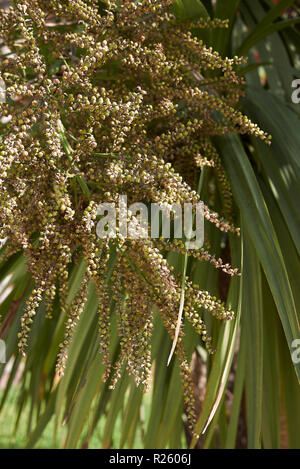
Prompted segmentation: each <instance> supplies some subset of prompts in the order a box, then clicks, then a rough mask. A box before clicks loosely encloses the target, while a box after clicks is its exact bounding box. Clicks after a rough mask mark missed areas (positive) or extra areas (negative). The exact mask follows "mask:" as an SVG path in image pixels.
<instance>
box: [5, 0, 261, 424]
mask: <svg viewBox="0 0 300 469" xmlns="http://www.w3.org/2000/svg"><path fill="white" fill-rule="evenodd" d="M12 4H13V6H12V7H11V8H10V9H9V10H7V11H4V10H0V40H1V41H2V44H3V45H5V46H7V47H8V48H9V53H6V54H5V55H2V56H0V78H2V79H3V80H4V82H5V84H6V93H7V99H6V103H4V104H0V106H1V108H0V112H1V115H2V117H6V123H5V124H2V136H1V140H0V186H1V197H0V238H7V243H6V255H7V256H8V255H10V254H11V253H13V252H16V251H17V250H19V249H20V248H22V249H23V251H24V254H25V256H26V259H27V265H28V269H29V271H30V272H31V274H32V278H33V279H34V281H35V288H34V290H33V291H32V293H31V296H30V297H29V299H28V301H27V308H26V311H25V314H24V316H23V318H22V327H21V332H20V334H19V347H20V350H21V351H22V352H23V353H25V350H26V345H27V340H28V336H29V334H30V326H31V324H32V322H33V320H34V316H35V314H36V311H37V308H38V307H39V305H40V304H41V302H42V301H43V300H44V301H45V305H46V308H47V315H48V317H49V318H51V316H52V312H51V309H52V304H53V300H54V298H55V296H56V295H57V296H58V298H59V301H60V304H61V311H62V314H65V315H66V318H67V319H66V325H65V337H64V340H63V343H62V344H61V347H60V351H59V355H58V363H57V367H58V371H59V372H60V373H63V369H64V367H65V363H66V360H67V356H68V347H69V344H70V341H71V340H72V334H73V331H74V328H75V326H76V324H77V323H78V320H79V318H80V314H81V312H82V310H83V308H84V306H85V303H86V299H87V291H88V285H89V283H90V281H92V282H94V284H95V286H96V290H97V294H98V298H99V337H100V350H101V352H102V354H103V358H104V361H105V363H106V365H107V372H106V377H107V378H109V379H110V380H111V386H112V387H113V386H114V385H115V383H116V381H117V379H118V377H119V376H120V372H121V368H122V366H123V363H124V362H126V364H127V369H128V371H129V372H130V373H132V374H133V375H134V377H135V379H136V382H137V384H139V383H141V384H143V385H145V386H146V387H147V386H148V385H149V380H150V375H151V336H152V332H153V312H154V311H158V312H159V314H160V315H161V317H162V319H163V322H164V324H165V327H166V329H167V331H168V332H169V334H170V336H171V338H173V337H174V334H175V328H176V322H177V315H178V311H179V303H180V296H181V287H180V282H178V280H177V279H176V278H175V275H174V272H173V269H172V267H170V266H169V265H168V263H167V261H166V259H164V257H163V255H162V250H165V249H166V248H167V249H173V250H175V251H177V252H179V253H185V252H186V249H185V245H184V243H183V242H182V241H179V240H174V241H172V240H170V242H169V243H168V244H167V246H166V244H165V243H164V242H163V241H161V240H150V239H125V238H124V237H123V236H122V234H121V233H120V232H117V236H116V238H114V239H113V240H99V239H98V237H97V235H96V224H97V206H98V204H99V203H101V202H117V201H118V197H119V195H122V194H126V195H127V196H128V203H133V202H136V201H144V202H146V203H151V202H164V203H165V204H183V203H192V204H196V203H197V202H198V201H200V198H199V195H198V194H197V192H196V190H195V188H196V187H197V184H196V181H195V179H196V178H195V175H196V176H197V178H198V177H199V172H200V171H201V170H202V169H203V168H204V167H205V166H209V167H212V168H214V170H215V171H216V175H217V178H218V180H219V182H220V188H221V194H222V196H223V199H224V200H223V202H224V217H223V216H221V215H219V214H217V213H215V212H212V211H211V210H210V209H209V208H208V207H207V206H204V216H205V219H206V220H207V221H208V222H210V223H213V224H214V225H215V226H216V227H217V228H218V229H220V230H222V231H224V232H233V233H236V234H238V233H239V230H238V228H236V227H235V226H234V223H233V221H234V218H233V206H232V197H231V192H230V186H229V183H228V180H227V178H226V174H225V171H224V169H223V167H222V164H221V161H220V159H219V157H218V154H217V152H216V150H215V149H214V147H213V145H212V143H211V140H210V138H211V137H213V136H216V135H224V134H228V133H232V132H236V133H241V134H244V133H247V134H252V135H256V136H257V137H259V138H261V139H262V140H265V141H267V142H269V137H268V136H267V135H266V134H265V133H264V132H263V131H261V130H260V129H259V128H258V127H257V126H256V125H255V124H253V123H252V122H251V121H250V120H249V119H248V118H247V117H246V116H243V115H242V114H241V113H240V112H239V111H238V110H236V108H235V105H236V104H237V102H238V100H239V98H240V96H241V94H242V85H243V80H242V79H241V78H240V76H239V75H238V74H237V73H236V68H237V67H238V66H239V65H241V64H242V63H243V59H240V58H238V57H234V58H233V59H229V58H222V57H221V56H220V55H219V54H218V53H217V52H214V51H213V50H212V49H211V48H207V47H206V46H205V45H204V44H203V43H202V41H200V40H198V39H196V38H194V37H193V35H192V34H191V33H190V30H191V28H193V30H194V29H195V28H203V27H226V22H224V21H220V20H199V21H198V22H194V23H192V22H191V21H189V20H187V21H186V22H184V21H181V22H178V21H177V20H176V18H175V15H174V10H173V1H171V0H162V1H157V0H141V1H129V0H123V1H121V2H113V1H106V2H104V1H103V2H98V1H95V0H65V1H57V0H47V1H44V0H20V1H19V0H18V1H13V2H12ZM203 74H205V75H207V76H208V78H204V76H203ZM129 218H130V219H131V220H133V219H134V218H135V217H134V214H131V215H129ZM112 253H114V255H115V256H116V262H115V263H112V265H110V268H109V269H108V263H109V262H110V260H111V259H112ZM189 254H190V255H193V256H194V257H195V258H196V259H198V260H200V261H202V260H205V261H209V262H211V263H212V264H213V265H214V266H215V267H216V268H220V269H222V270H223V271H225V272H226V273H228V274H229V275H235V274H237V273H238V272H237V269H235V268H232V267H231V266H230V265H228V264H224V263H223V261H222V260H221V259H216V258H215V256H214V255H212V254H210V253H209V252H208V251H205V250H199V251H190V252H189ZM82 257H83V258H84V259H85V261H86V272H85V276H84V278H83V281H82V284H81V286H80V289H79V292H78V293H77V295H76V297H75V299H74V301H73V303H72V304H71V305H69V304H67V296H68V279H69V269H68V267H69V266H70V263H71V262H76V259H78V258H82ZM202 308H204V309H206V310H208V311H211V312H212V314H213V315H215V316H216V317H217V318H219V319H222V320H223V319H231V318H232V317H233V312H232V311H231V310H227V309H226V307H225V306H224V305H223V304H222V303H221V302H220V301H219V300H217V299H216V298H213V297H211V296H210V294H209V293H208V292H205V291H200V290H199V289H198V287H197V286H195V285H192V284H191V283H190V282H189V280H188V279H187V280H186V282H185V304H184V316H185V318H186V319H187V320H188V321H190V322H191V323H192V325H193V326H194V328H195V329H196V331H198V332H199V334H200V335H201V337H202V339H203V341H204V342H205V343H206V345H207V348H208V350H209V351H210V352H212V351H213V347H212V343H211V339H210V338H209V337H208V336H207V331H206V327H205V324H204V323H203V320H202V319H201V310H202ZM112 311H116V312H117V315H118V324H119V326H118V327H119V335H120V345H121V352H120V356H119V361H118V363H117V364H116V365H115V366H114V367H113V369H112V368H111V365H110V328H111V312H112ZM183 335H184V331H183V327H181V329H180V334H179V339H178V342H177V347H176V353H177V356H178V359H179V362H180V368H181V374H182V378H183V387H184V396H185V403H186V409H187V415H188V418H189V421H190V424H191V425H193V423H194V418H195V413H194V410H193V406H194V397H193V385H192V380H191V376H190V370H189V365H188V360H187V357H186V354H185V350H184V346H183Z"/></svg>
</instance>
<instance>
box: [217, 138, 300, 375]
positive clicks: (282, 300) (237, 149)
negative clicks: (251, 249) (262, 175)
mask: <svg viewBox="0 0 300 469" xmlns="http://www.w3.org/2000/svg"><path fill="white" fill-rule="evenodd" d="M219 142H220V143H221V142H222V147H220V151H221V154H222V157H223V160H224V163H225V167H226V168H227V171H228V175H229V179H230V181H231V185H232V190H233V193H234V195H235V198H236V201H237V204H238V205H239V208H240V211H241V213H242V214H243V219H244V222H245V227H246V229H247V232H248V234H249V236H250V238H251V240H252V243H253V244H254V246H255V249H256V252H257V256H258V258H259V261H260V263H261V265H262V267H263V269H264V272H265V275H266V277H267V279H268V282H269V285H270V289H271V291H272V294H273V297H274V300H275V303H276V306H277V309H278V313H279V315H280V319H281V322H282V325H283V328H284V331H285V335H286V340H287V342H288V345H289V347H291V344H292V342H293V340H294V339H296V338H298V337H299V332H300V326H299V321H298V317H297V312H296V308H295V303H294V299H293V295H292V290H291V286H290V283H289V279H288V275H287V270H286V266H285V263H284V259H283V256H282V252H281V249H280V246H279V243H278V239H277V236H276V233H275V230H274V227H273V224H272V221H271V219H270V215H269V212H268V210H267V207H266V204H265V201H264V199H263V196H262V193H261V190H260V188H259V185H258V182H257V180H256V178H255V174H254V171H253V169H252V167H251V165H250V162H249V160H248V157H247V155H246V153H245V150H244V148H243V146H242V144H241V142H240V139H239V138H238V137H236V136H229V137H222V138H220V140H219ZM295 369H296V372H297V375H298V379H299V380H300V365H299V364H296V365H295Z"/></svg>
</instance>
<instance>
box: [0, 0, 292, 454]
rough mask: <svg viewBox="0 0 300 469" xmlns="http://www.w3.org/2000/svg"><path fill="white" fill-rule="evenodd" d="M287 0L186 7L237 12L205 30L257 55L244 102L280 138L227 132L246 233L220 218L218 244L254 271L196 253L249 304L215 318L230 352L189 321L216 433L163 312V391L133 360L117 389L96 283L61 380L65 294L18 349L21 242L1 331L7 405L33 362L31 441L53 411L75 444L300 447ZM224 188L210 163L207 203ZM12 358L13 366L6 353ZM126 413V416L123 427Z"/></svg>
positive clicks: (194, 265)
mask: <svg viewBox="0 0 300 469" xmlns="http://www.w3.org/2000/svg"><path fill="white" fill-rule="evenodd" d="M274 3H275V2H272V1H267V0H265V1H264V0H251V1H250V0H240V1H239V0H235V1H232V0H217V1H216V2H212V1H210V0H206V1H203V2H200V1H199V0H181V1H179V0H178V1H177V11H178V16H179V18H180V16H181V17H189V18H192V19H197V18H200V17H203V16H205V15H211V16H215V17H217V18H222V19H224V18H229V20H230V27H229V28H228V29H226V30H213V31H211V32H207V31H203V30H200V31H199V30H197V35H199V36H200V37H201V38H203V40H204V41H205V42H206V43H208V44H209V45H210V46H212V47H213V48H214V49H216V50H218V51H219V52H220V53H221V54H222V55H223V56H228V57H233V56H235V55H237V54H238V55H240V54H243V55H246V56H248V57H249V65H247V66H245V68H244V69H242V70H241V72H240V73H241V74H244V75H245V77H246V79H247V85H248V86H247V96H246V98H245V99H244V100H243V101H242V103H241V106H242V110H243V112H244V113H246V114H247V115H248V116H249V117H251V119H252V121H253V122H256V123H257V124H258V125H259V126H260V127H261V128H262V129H263V130H265V131H267V132H268V133H270V134H271V135H272V146H271V147H267V146H266V145H265V144H264V143H261V142H258V141H257V139H255V137H253V138H252V137H246V136H245V137H238V136H229V137H218V138H217V139H216V140H215V141H214V143H215V145H216V147H217V148H218V151H219V155H220V157H221V160H222V162H223V164H224V166H225V168H226V170H227V174H228V178H229V181H230V186H231V190H232V192H233V196H234V203H235V205H236V211H237V212H238V214H239V220H240V226H241V232H242V235H241V239H238V238H236V237H234V236H231V235H230V236H227V235H223V234H222V233H216V231H215V230H212V229H211V230H210V229H209V228H208V230H210V231H209V232H208V237H209V239H210V243H211V245H212V248H213V250H214V252H215V253H217V254H220V255H222V257H223V258H226V256H227V258H228V259H230V261H231V263H232V265H235V266H236V265H239V266H240V267H241V272H242V276H241V278H239V277H234V278H232V279H231V280H230V281H228V279H227V278H224V276H223V275H220V274H218V272H217V271H216V270H215V269H214V268H213V267H212V266H210V265H207V264H205V263H199V262H196V261H193V262H190V263H189V265H188V270H189V272H188V273H189V276H190V277H191V278H192V280H193V281H195V282H197V283H198V284H199V285H200V287H201V289H203V290H208V291H210V292H212V293H215V294H220V295H221V296H222V298H223V299H224V300H225V301H226V302H227V305H228V306H229V307H232V309H234V310H235V311H237V315H236V318H235V319H234V320H233V321H231V322H229V323H226V324H223V325H221V326H220V324H217V323H216V322H214V321H213V320H211V318H210V317H206V318H205V319H206V323H207V324H208V327H209V329H211V330H213V332H214V334H213V336H214V337H215V343H216V350H217V352H216V354H215V356H214V357H213V358H211V357H210V356H209V355H207V353H206V352H205V350H204V349H203V346H202V345H203V344H202V343H201V342H200V339H199V337H198V336H197V335H196V334H195V332H194V331H193V330H192V329H191V328H189V326H188V325H185V329H186V336H185V342H186V349H187V351H188V354H189V358H190V359H192V368H193V375H194V377H195V388H196V389H197V395H198V397H199V405H198V409H197V410H198V412H199V418H198V423H197V431H198V432H199V433H202V432H203V431H204V430H205V432H204V434H203V436H202V437H201V439H200V441H199V442H196V441H194V440H193V438H192V436H191V435H190V434H189V430H188V428H187V427H186V425H185V418H184V417H183V397H182V387H181V386H182V385H181V382H180V377H179V371H178V363H177V361H176V360H173V361H172V363H171V365H170V366H169V367H166V362H167V359H168V355H169V352H170V348H171V341H170V339H169V338H168V336H167V334H166V332H165V330H164V327H163V325H162V323H161V320H160V318H159V317H157V318H156V324H154V327H155V331H156V332H155V334H154V338H153V341H152V361H153V384H152V390H151V392H150V394H149V395H144V393H143V389H142V388H140V387H138V388H137V387H136V386H135V383H134V381H133V379H132V378H131V377H129V376H128V375H127V374H126V372H124V373H123V374H122V377H121V379H120V381H119V383H118V384H117V387H116V389H115V390H113V391H112V390H110V389H109V383H104V382H103V374H104V366H103V363H102V360H101V355H99V353H98V333H97V322H98V318H97V297H96V294H95V291H94V288H93V286H92V285H91V286H90V289H89V293H88V301H87V304H86V307H85V309H84V311H83V313H82V316H81V318H80V322H79V324H78V327H77V328H76V330H75V334H74V337H73V341H72V343H71V346H70V350H69V357H68V361H67V366H66V370H65V374H64V376H63V378H62V379H61V380H60V381H59V382H58V383H57V376H56V373H55V364H56V355H57V351H58V350H59V344H60V342H61V341H62V338H63V336H64V327H65V326H64V321H65V317H64V316H62V315H60V309H59V308H60V307H59V302H58V301H57V302H55V303H54V307H53V310H54V313H53V314H54V316H55V317H57V318H59V320H57V321H51V322H49V321H47V320H46V319H45V317H44V314H43V306H41V307H40V310H39V314H38V315H37V320H36V321H35V323H34V325H33V329H32V333H31V335H30V341H29V346H28V351H27V358H26V360H25V361H24V360H23V359H22V357H21V356H20V355H19V354H18V351H17V342H18V338H17V335H18V330H19V327H20V317H21V316H22V313H23V310H24V307H25V302H26V298H27V297H28V295H29V293H30V290H31V288H32V285H31V279H30V276H29V274H28V273H27V271H26V269H25V264H24V259H23V256H22V253H17V254H14V255H13V256H11V257H10V258H9V259H8V260H7V261H5V262H2V264H1V265H0V280H3V281H5V287H4V288H5V291H6V293H7V296H5V298H4V299H3V300H2V304H1V307H0V314H1V317H2V318H3V321H2V327H1V338H2V337H3V338H5V341H6V344H7V359H9V358H10V357H14V362H13V366H12V369H11V371H10V372H9V376H8V382H7V385H6V387H5V390H4V393H3V395H2V399H1V404H0V405H1V409H2V408H3V406H5V405H6V399H7V396H8V395H9V393H10V392H11V391H12V389H13V382H14V377H15V375H16V374H17V372H18V370H19V369H20V366H24V371H23V374H22V377H21V382H20V383H19V385H18V394H19V398H18V409H19V411H18V421H19V420H20V419H22V415H23V412H24V409H25V407H26V406H27V407H28V406H29V418H28V434H29V438H28V446H29V447H32V446H34V444H35V443H36V442H37V440H38V438H39V437H40V435H41V433H42V432H43V430H44V428H45V427H46V425H47V424H48V422H49V421H50V419H51V418H53V416H54V418H55V423H56V426H57V428H58V429H59V430H60V427H61V423H62V421H64V422H65V425H64V430H63V431H61V430H60V432H61V433H62V436H61V438H60V439H59V443H58V442H57V444H58V445H59V446H63V447H68V448H69V447H71V448H72V447H80V446H82V445H87V444H88V442H89V440H90V438H91V435H92V433H93V432H94V431H95V430H97V431H98V430H99V426H100V435H101V436H100V440H99V446H101V447H104V448H107V447H110V446H114V447H129V448H132V447H134V445H135V439H136V436H137V435H139V436H140V438H141V439H142V442H143V447H145V448H158V447H160V448H164V447H171V448H179V447H181V446H186V445H187V444H191V445H192V446H194V445H195V444H197V445H198V446H201V447H204V448H213V447H222V448H231V447H235V446H236V445H241V444H242V445H245V441H244V440H245V438H244V439H243V437H244V436H246V441H247V443H246V444H247V446H248V447H249V448H260V447H264V448H278V447H280V446H283V445H286V444H288V446H290V447H299V445H300V441H299V438H300V437H299V435H300V431H299V430H300V428H299V427H300V423H299V422H300V420H299V416H300V392H299V383H298V379H299V378H300V364H294V363H293V362H292V359H291V352H293V347H292V342H293V340H294V339H297V338H299V337H300V328H299V311H300V297H299V289H298V288H297V287H298V285H297V280H298V278H299V277H300V276H299V273H300V272H299V271H300V267H299V266H300V264H299V245H300V239H299V218H300V215H299V210H298V201H297V194H298V193H299V172H300V168H299V160H298V159H297V156H298V155H297V149H298V148H299V144H300V141H299V140H300V136H299V131H298V129H299V110H298V108H297V106H296V105H294V104H293V103H292V101H291V94H292V91H293V89H292V87H291V84H292V81H293V79H294V78H295V77H297V76H298V75H299V71H297V66H298V65H299V62H298V60H299V59H298V56H297V53H298V51H299V33H298V31H297V29H296V27H295V23H297V21H298V18H297V17H296V16H297V15H296V16H295V13H297V11H298V10H297V5H296V2H295V1H291V0H283V1H281V2H279V4H276V5H274ZM208 78H209V73H208ZM212 191H213V192H214V194H215V197H214V207H213V209H214V210H216V211H217V212H222V203H223V201H222V197H221V196H220V193H219V186H218V181H216V180H215V176H214V174H213V173H211V172H210V171H209V170H208V171H207V173H206V175H205V178H204V181H203V186H202V194H203V199H204V200H205V201H209V200H210V197H211V193H212ZM168 261H169V262H170V263H171V264H173V265H174V267H175V269H176V270H177V271H178V272H182V271H183V269H184V259H183V256H181V255H177V254H176V255H175V254H174V255H170V254H169V256H168ZM84 268H85V266H84V264H83V263H82V264H79V265H77V266H76V267H74V268H73V270H72V273H71V277H70V283H69V287H70V288H69V296H68V299H67V302H68V303H69V304H70V303H71V301H72V299H73V298H74V296H75V294H76V292H77V290H78V288H79V286H80V283H81V278H82V276H83V272H84ZM55 301H56V300H55ZM112 331H113V336H112V357H113V360H114V361H116V360H117V357H118V354H119V342H118V336H117V330H116V327H112ZM0 370H1V373H3V372H4V366H3V365H1V368H0ZM26 415H27V414H26ZM18 421H17V423H18ZM116 425H118V426H119V427H120V426H121V431H120V429H118V434H120V435H121V436H120V438H119V437H118V438H117V439H116V434H117V431H116ZM243 425H244V427H245V428H243ZM241 429H242V430H243V431H242V430H241ZM282 433H284V434H285V435H284V437H283V436H282ZM59 435H60V433H59ZM285 437H287V438H285ZM186 440H187V441H188V443H186ZM286 440H287V441H288V442H287V441H286Z"/></svg>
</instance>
